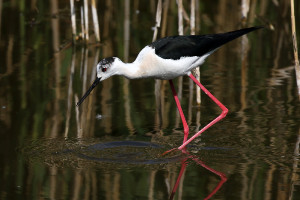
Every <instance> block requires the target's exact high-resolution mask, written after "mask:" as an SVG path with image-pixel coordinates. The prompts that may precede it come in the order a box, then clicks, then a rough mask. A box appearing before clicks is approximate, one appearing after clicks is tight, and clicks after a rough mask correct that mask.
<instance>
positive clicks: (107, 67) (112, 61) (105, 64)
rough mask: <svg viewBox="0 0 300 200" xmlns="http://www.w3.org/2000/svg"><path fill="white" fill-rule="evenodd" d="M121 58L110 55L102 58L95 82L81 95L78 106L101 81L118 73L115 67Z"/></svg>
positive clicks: (98, 65)
mask: <svg viewBox="0 0 300 200" xmlns="http://www.w3.org/2000/svg"><path fill="white" fill-rule="evenodd" d="M119 60H120V59H119V58H116V57H108V58H104V59H102V60H101V61H100V62H99V63H98V64H97V77H96V79H95V81H94V82H93V84H92V85H91V86H90V88H89V89H88V90H87V91H86V93H85V94H84V95H83V96H82V97H81V99H80V100H79V101H78V102H77V104H76V105H77V106H79V105H80V104H81V103H82V102H83V101H84V99H85V98H86V97H87V96H88V95H89V94H90V93H91V92H92V90H93V89H94V88H95V87H96V86H97V85H98V84H99V83H100V81H103V80H105V79H107V78H109V77H111V76H113V75H115V74H116V73H117V69H116V67H115V65H116V62H117V61H119Z"/></svg>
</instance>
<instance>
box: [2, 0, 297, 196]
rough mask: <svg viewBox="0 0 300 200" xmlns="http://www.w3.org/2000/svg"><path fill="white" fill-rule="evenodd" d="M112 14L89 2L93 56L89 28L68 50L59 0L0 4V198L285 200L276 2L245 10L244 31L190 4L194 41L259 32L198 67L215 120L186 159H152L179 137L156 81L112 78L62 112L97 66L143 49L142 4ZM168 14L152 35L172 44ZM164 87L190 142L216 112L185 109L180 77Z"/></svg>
mask: <svg viewBox="0 0 300 200" xmlns="http://www.w3.org/2000/svg"><path fill="white" fill-rule="evenodd" d="M124 2H127V1H124ZM124 2H123V1H112V3H111V2H107V1H106V2H99V5H98V7H99V12H98V14H99V21H100V33H101V39H102V43H101V45H97V44H95V42H94V41H95V39H94V35H93V31H92V30H90V33H91V35H90V37H91V40H90V43H89V44H88V45H83V44H81V43H80V41H78V45H76V46H75V45H72V31H71V22H70V14H69V13H70V11H69V2H67V1H66V2H65V1H60V2H56V1H51V2H46V3H44V2H38V3H37V2H34V1H32V2H30V3H29V2H26V3H25V2H22V1H20V2H15V1H4V2H3V1H0V5H1V6H0V17H1V18H0V23H1V25H0V27H1V32H0V47H1V48H0V65H1V67H0V84H1V87H0V93H1V96H0V109H1V111H0V129H1V131H0V136H1V140H0V154H1V157H0V180H1V181H0V199H107V200H110V199H113V200H115V199H168V198H169V197H170V196H171V197H172V196H173V195H174V199H205V198H207V199H208V198H212V199H299V198H300V191H299V190H300V187H299V186H300V184H299V182H300V178H299V167H298V161H299V143H300V126H299V124H300V123H299V122H300V112H299V111H300V104H299V97H298V96H297V86H296V81H295V71H294V66H293V63H294V61H293V49H292V40H291V32H290V8H289V1H282V2H280V3H279V5H276V2H277V1H252V2H251V7H250V11H249V17H248V18H247V19H242V18H241V13H240V10H241V6H240V4H239V2H233V1H219V2H218V3H216V2H202V1H200V5H199V9H200V15H198V18H197V20H198V19H199V20H198V21H197V20H196V21H197V22H199V24H201V26H200V28H201V29H200V30H198V32H199V33H215V32H223V31H224V32H225V31H230V30H234V29H238V28H240V27H241V26H242V24H244V26H253V25H264V26H265V29H263V30H260V31H257V32H253V33H251V34H249V35H248V38H246V37H245V38H243V39H239V40H237V41H234V42H231V43H230V44H227V45H226V46H224V47H222V48H221V49H220V50H218V51H217V52H215V53H214V54H213V55H211V56H210V57H209V58H208V59H207V62H206V63H205V64H204V65H202V66H201V82H202V83H203V85H205V86H206V87H207V89H209V90H210V91H211V92H212V93H213V94H214V95H215V96H216V97H217V98H218V99H219V100H220V101H221V102H222V103H224V105H226V107H227V108H228V109H229V113H228V115H227V116H226V118H225V119H223V120H222V121H221V122H219V123H217V124H216V125H214V126H213V127H212V128H210V129H208V130H207V131H206V132H205V133H204V134H203V135H202V136H201V137H199V138H197V139H195V140H194V141H193V142H192V143H191V144H190V145H189V146H188V149H187V152H185V153H182V152H179V151H173V152H171V153H169V154H166V155H162V154H163V152H165V151H166V150H169V149H172V148H175V147H178V146H179V145H180V144H181V143H182V139H183V127H182V124H181V120H180V118H179V114H178V112H177V109H176V104H175V102H174V100H173V97H172V94H171V90H170V86H169V83H168V81H157V80H152V79H144V80H127V79H125V78H123V77H112V78H110V79H108V80H105V81H103V82H102V83H101V84H100V85H99V86H98V88H97V89H96V90H95V91H94V92H93V93H92V94H91V95H90V96H89V97H88V99H86V101H85V102H84V103H83V104H82V106H81V107H79V108H77V107H76V106H75V102H76V101H77V99H78V98H80V96H81V95H82V94H83V93H84V92H85V91H86V89H87V88H88V86H89V85H90V84H91V83H92V81H93V80H94V78H95V75H96V74H95V64H96V63H97V62H98V61H99V60H100V59H102V58H103V57H107V56H118V57H120V58H121V59H123V60H128V61H130V62H131V61H133V60H134V59H135V56H136V55H137V53H138V52H139V51H140V50H141V49H142V48H143V47H144V46H145V45H147V44H149V43H151V40H152V37H153V30H152V29H151V28H152V27H153V26H154V25H155V14H156V11H155V10H156V2H154V1H153V2H152V1H149V2H148V1H147V3H145V2H142V1H131V2H130V10H129V13H130V14H129V15H126V11H125V8H124ZM164 2H165V1H164ZM185 3H186V4H184V7H185V9H186V11H187V13H189V9H190V7H189V4H187V2H185ZM295 3H296V5H295V6H296V11H300V6H299V3H298V1H296V2H295ZM76 6H78V7H77V9H76V13H77V14H78V16H77V18H78V24H77V25H78V28H79V29H80V22H79V13H80V2H77V3H76ZM169 6H170V7H169V10H168V17H167V18H166V20H167V21H166V22H167V23H165V24H162V27H161V28H160V29H159V32H158V37H161V35H176V34H178V32H177V6H176V4H175V1H174V2H173V1H170V4H169ZM298 13H300V12H296V14H297V16H296V19H299V17H300V16H298V15H299V14H298ZM126 16H128V18H127V17H126ZM297 17H298V18H297ZM90 20H91V18H90ZM126 20H129V23H127V22H128V21H126ZM90 23H91V22H90ZM126 24H127V25H126ZM128 24H129V26H128ZM184 26H185V27H188V23H187V22H186V21H184ZM298 28H299V26H298ZM164 29H165V33H163V31H164ZM184 32H185V34H189V28H186V29H185V30H184ZM127 34H128V35H129V37H126V35H127ZM298 40H300V35H299V31H298ZM174 83H175V87H176V90H177V91H178V93H179V95H180V96H181V97H180V98H181V103H182V107H183V111H184V113H185V115H186V118H187V121H188V124H189V127H190V135H193V134H194V133H196V132H197V131H198V130H199V129H200V128H201V127H203V126H205V125H206V124H207V123H209V122H210V121H211V120H213V119H214V118H215V117H217V116H218V115H219V114H220V112H221V110H220V109H219V108H218V107H217V105H216V104H215V103H213V102H212V101H211V100H210V99H209V98H208V97H207V96H206V95H205V94H204V93H202V94H201V100H202V102H201V106H198V105H197V103H196V94H195V87H194V86H193V85H194V84H192V85H191V84H190V80H189V78H188V77H183V79H180V78H177V79H175V80H174ZM191 86H192V87H191ZM193 87H194V88H193ZM191 88H193V89H191ZM178 177H179V178H180V180H179V179H177V178H178ZM177 180H178V181H177ZM175 191H176V193H174V192H175Z"/></svg>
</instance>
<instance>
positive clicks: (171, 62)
mask: <svg viewBox="0 0 300 200" xmlns="http://www.w3.org/2000/svg"><path fill="white" fill-rule="evenodd" d="M259 28H262V27H251V28H244V29H240V30H236V31H231V32H227V33H218V34H209V35H188V36H170V37H165V38H162V39H159V40H157V41H155V42H153V43H151V44H150V45H147V46H146V47H144V48H143V49H142V50H141V51H140V53H139V54H138V56H137V58H136V59H135V61H134V62H133V63H124V62H122V61H121V60H120V59H119V58H117V57H109V58H104V59H103V60H101V61H100V62H99V63H98V64H97V77H96V80H95V81H94V83H93V84H92V85H91V87H90V88H89V89H88V91H87V92H86V93H85V94H84V95H83V97H82V98H81V99H80V100H79V101H78V103H77V106H79V105H80V104H81V103H82V102H83V100H84V99H85V98H86V97H87V96H88V95H89V94H90V93H91V91H92V90H93V89H94V88H95V87H96V86H97V85H98V83H99V82H100V81H104V80H105V79H107V78H109V77H111V76H113V75H121V76H125V77H126V78H128V79H140V78H154V79H162V80H169V82H170V86H171V89H172V93H173V96H174V99H175V102H176V105H177V108H178V110H179V113H180V117H181V120H182V123H183V127H184V139H183V143H182V145H181V146H180V147H178V149H180V150H182V149H183V148H184V147H185V146H186V145H187V144H189V143H190V142H191V141H192V140H194V139H195V138H196V137H197V136H199V135H200V134H201V133H202V132H204V131H205V130H206V129H208V128H209V127H211V126H212V125H213V124H215V123H217V122H218V121H220V120H221V119H222V118H224V117H225V116H226V114H227V112H228V109H227V108H226V107H225V106H224V105H223V104H222V103H221V102H220V101H219V100H218V99H216V98H215V97H214V96H213V95H212V94H211V93H210V92H209V91H208V90H207V89H206V88H205V87H204V86H203V85H202V84H201V83H200V82H199V81H198V80H197V79H196V78H195V77H194V76H193V75H192V73H191V70H192V69H194V68H196V67H198V66H200V65H201V64H203V62H204V60H205V59H206V58H207V57H208V56H209V55H210V54H212V53H213V52H215V51H216V50H217V49H218V48H219V47H221V46H222V45H223V44H225V43H227V42H230V41H231V40H234V39H236V38H238V37H240V36H242V35H245V34H247V33H249V32H251V31H254V30H257V29H259ZM183 75H187V76H189V77H190V78H191V79H192V80H193V81H194V82H195V83H196V84H197V85H198V86H199V87H200V88H201V89H202V90H203V91H204V92H205V93H206V94H207V95H208V96H209V97H210V98H211V99H212V100H213V101H214V102H215V103H216V104H217V105H218V106H219V107H220V108H221V109H222V113H221V114H220V115H219V116H218V117H217V118H215V119H214V120H213V121H211V122H210V123H209V124H207V125H206V126H205V127H203V128H202V129H201V130H200V131H199V132H198V133H196V134H195V135H193V136H192V137H191V138H189V139H187V138H188V134H189V127H188V125H187V123H186V120H185V117H184V114H183V112H182V108H181V106H180V102H179V100H178V97H177V94H176V91H175V88H174V85H173V82H172V79H174V78H176V77H178V76H183Z"/></svg>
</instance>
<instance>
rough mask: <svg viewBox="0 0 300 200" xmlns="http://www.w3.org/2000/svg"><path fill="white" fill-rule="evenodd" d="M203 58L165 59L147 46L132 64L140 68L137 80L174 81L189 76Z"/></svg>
mask: <svg viewBox="0 0 300 200" xmlns="http://www.w3.org/2000/svg"><path fill="white" fill-rule="evenodd" d="M209 55H210V54H206V55H204V56H202V57H200V58H199V57H197V56H193V57H182V58H181V59H179V60H172V59H163V58H161V57H159V56H157V55H156V54H155V50H154V49H153V48H151V47H149V46H146V47H145V48H144V49H142V51H141V52H140V53H139V55H138V56H137V58H136V60H135V61H134V62H133V63H132V64H134V65H136V66H138V70H137V72H136V76H137V78H156V79H165V80H169V79H173V78H176V77H178V76H183V75H187V74H188V73H189V72H190V71H191V70H192V69H193V68H195V67H197V66H199V65H201V64H202V63H203V62H204V60H205V58H206V57H207V56H209Z"/></svg>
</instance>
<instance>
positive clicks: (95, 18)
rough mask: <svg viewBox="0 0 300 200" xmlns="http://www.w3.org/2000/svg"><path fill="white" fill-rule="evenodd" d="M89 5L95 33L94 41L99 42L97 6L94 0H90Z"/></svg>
mask: <svg viewBox="0 0 300 200" xmlns="http://www.w3.org/2000/svg"><path fill="white" fill-rule="evenodd" d="M91 7H92V16H93V24H94V32H95V35H96V41H97V42H100V29H99V22H98V14H97V6H96V1H95V0H91Z"/></svg>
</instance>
